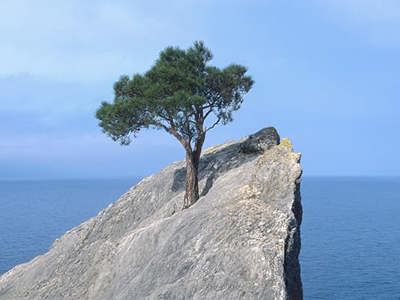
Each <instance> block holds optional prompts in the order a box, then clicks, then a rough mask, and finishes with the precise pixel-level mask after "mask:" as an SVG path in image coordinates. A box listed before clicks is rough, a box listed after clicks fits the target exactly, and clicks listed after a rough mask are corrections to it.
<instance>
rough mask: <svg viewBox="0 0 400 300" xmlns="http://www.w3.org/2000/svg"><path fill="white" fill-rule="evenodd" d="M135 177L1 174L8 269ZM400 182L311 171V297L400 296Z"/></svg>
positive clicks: (306, 184)
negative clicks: (17, 177) (6, 177)
mask: <svg viewBox="0 0 400 300" xmlns="http://www.w3.org/2000/svg"><path fill="white" fill-rule="evenodd" d="M135 181H136V180H128V179H127V180H79V181H78V180H67V181H56V180H54V181H0V274H1V273H3V272H6V271H7V270H9V269H10V268H12V267H13V266H14V265H16V264H19V263H23V262H26V261H29V260H30V259H32V258H33V257H35V256H36V255H38V254H41V253H43V252H45V251H47V249H48V247H49V246H50V245H51V243H52V241H53V240H54V239H56V238H57V237H59V236H60V235H61V234H63V233H64V232H65V231H66V230H68V229H71V228H72V227H74V226H76V225H78V224H79V223H81V222H82V221H84V220H86V219H87V218H89V217H92V216H94V215H96V214H97V212H98V211H99V210H100V209H102V208H104V207H106V206H107V205H108V204H109V203H110V202H112V201H114V200H115V199H117V198H118V196H119V195H121V194H122V193H123V192H125V191H126V190H127V189H128V188H129V187H130V186H131V185H133V184H134V183H135ZM399 187H400V179H399V178H344V177H343V178H305V179H303V182H302V202H303V209H304V215H303V224H302V250H301V268H302V279H303V287H304V296H305V299H335V300H336V299H343V300H347V299H352V300H353V299H355V300H357V299H383V300H386V299H388V300H390V299H400V222H399V217H398V215H399V213H400V194H399Z"/></svg>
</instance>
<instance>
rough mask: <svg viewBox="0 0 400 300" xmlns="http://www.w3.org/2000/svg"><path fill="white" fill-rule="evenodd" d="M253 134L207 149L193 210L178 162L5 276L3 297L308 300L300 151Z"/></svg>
mask: <svg viewBox="0 0 400 300" xmlns="http://www.w3.org/2000/svg"><path fill="white" fill-rule="evenodd" d="M261 132H270V133H271V134H272V136H275V133H272V131H271V129H265V130H263V131H261ZM275 132H276V131H275ZM276 135H277V134H276ZM256 136H257V135H256ZM267 136H269V135H267ZM250 139H253V138H250ZM262 139H264V138H262ZM246 142H247V143H248V140H245V141H243V142H230V143H226V144H223V145H220V146H215V147H212V148H210V149H208V150H206V151H204V154H203V156H202V160H201V164H200V176H199V178H200V191H201V197H200V199H199V201H198V202H196V203H195V204H194V205H193V206H191V207H190V208H188V209H185V210H181V209H180V208H181V207H182V202H183V193H184V187H183V181H184V162H183V161H179V162H175V163H173V164H171V165H169V166H168V167H166V168H165V169H163V170H161V171H160V172H159V173H157V174H155V175H152V176H149V177H146V178H144V179H143V180H142V181H141V182H139V183H138V184H137V185H136V186H134V187H132V188H131V189H130V190H129V191H128V192H126V193H125V194H124V195H123V196H121V198H120V199H119V200H118V201H116V202H115V203H113V204H111V205H109V206H108V207H107V208H106V209H104V210H103V211H101V212H100V213H99V214H98V215H97V216H96V217H94V218H91V219H89V220H88V221H86V222H84V223H82V224H81V225H79V226H77V227H75V228H73V229H72V230H70V231H68V232H66V233H65V234H64V235H63V236H61V237H60V238H59V239H57V240H56V241H55V242H54V244H53V245H52V247H51V249H50V250H49V251H48V252H47V253H45V254H43V255H41V256H38V257H36V258H34V259H33V260H32V261H30V262H28V263H26V264H22V265H19V266H16V267H15V268H13V269H12V270H10V271H9V272H7V273H6V274H4V275H3V276H1V277H0V299H1V300H13V299H18V300H23V299H30V300H34V299H51V300H58V299H104V300H106V299H107V300H108V299H302V285H301V279H300V266H299V260H298V255H299V251H300V223H301V216H302V210H301V202H300V186H299V185H300V176H301V167H300V163H299V160H300V154H299V153H295V152H293V150H292V146H291V143H290V142H289V141H288V140H286V139H285V140H282V141H281V142H280V144H278V143H279V137H278V138H276V136H275V138H274V143H273V145H275V146H273V145H270V146H268V147H266V148H265V149H266V150H265V151H263V152H261V151H260V150H257V151H255V152H250V153H248V152H247V151H244V152H245V153H244V152H243V151H242V150H243V144H245V143H246ZM251 143H252V142H251ZM251 143H250V144H251ZM268 143H269V142H264V140H263V142H262V143H261V144H262V145H268ZM262 147H264V146H262ZM257 149H258V148H257Z"/></svg>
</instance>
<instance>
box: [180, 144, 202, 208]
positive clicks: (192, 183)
mask: <svg viewBox="0 0 400 300" xmlns="http://www.w3.org/2000/svg"><path fill="white" fill-rule="evenodd" d="M199 159H200V157H197V155H196V154H195V153H193V152H192V153H186V181H185V197H184V200H183V208H188V207H190V206H191V205H192V204H194V203H195V202H196V201H197V200H198V199H199V179H198V173H199Z"/></svg>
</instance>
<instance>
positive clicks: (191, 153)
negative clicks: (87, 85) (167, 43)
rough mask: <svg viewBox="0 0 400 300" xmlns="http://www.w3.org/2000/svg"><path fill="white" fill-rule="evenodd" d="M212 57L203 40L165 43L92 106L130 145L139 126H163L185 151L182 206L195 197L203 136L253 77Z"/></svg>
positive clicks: (225, 117) (108, 129)
mask: <svg viewBox="0 0 400 300" xmlns="http://www.w3.org/2000/svg"><path fill="white" fill-rule="evenodd" d="M211 59H212V54H211V51H210V50H209V49H207V48H206V47H205V46H204V43H203V42H195V43H194V45H193V46H192V47H190V48H188V49H187V50H182V49H180V48H176V47H168V48H166V49H165V50H163V51H162V52H161V53H160V56H159V58H158V59H157V60H156V62H155V64H154V65H153V67H152V68H151V69H150V70H149V71H147V72H146V73H145V74H143V75H141V74H135V75H133V77H132V78H130V77H128V76H126V75H124V76H122V77H121V78H120V79H119V80H118V81H117V82H115V84H114V93H115V96H114V101H113V102H112V103H107V102H103V103H102V104H101V107H100V108H99V109H98V110H97V112H96V117H97V118H98V119H99V120H100V123H99V125H100V127H101V128H102V129H103V132H105V133H106V134H108V135H109V136H110V137H111V138H112V139H113V140H114V141H119V142H120V143H121V144H122V145H128V144H129V143H130V142H131V139H132V138H133V137H136V135H137V134H138V133H139V131H140V130H141V129H143V128H155V129H163V130H165V131H166V132H168V133H169V134H171V135H173V136H174V137H175V138H176V139H177V140H178V141H179V142H180V143H181V144H182V146H183V148H184V149H185V152H186V182H185V196H184V208H187V207H189V206H190V205H192V204H193V203H194V202H196V201H197V200H198V198H199V187H198V167H199V161H200V155H201V150H202V147H203V143H204V139H205V137H206V134H207V132H208V131H210V130H211V129H213V128H214V127H215V126H216V125H218V124H227V123H228V122H230V121H232V112H233V111H236V110H238V109H239V108H240V105H241V104H242V102H243V96H244V95H245V94H246V93H247V92H248V91H249V90H250V89H251V87H252V85H253V80H252V79H251V77H250V76H247V75H246V72H247V69H246V68H245V67H243V66H241V65H237V64H232V65H229V66H227V67H226V68H224V69H219V68H217V67H214V66H209V65H208V62H209V61H210V60H211Z"/></svg>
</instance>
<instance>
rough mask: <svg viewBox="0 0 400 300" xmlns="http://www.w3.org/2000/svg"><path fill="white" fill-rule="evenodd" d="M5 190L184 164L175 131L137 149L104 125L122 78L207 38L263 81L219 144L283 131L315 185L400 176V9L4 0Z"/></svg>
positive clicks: (146, 139)
mask: <svg viewBox="0 0 400 300" xmlns="http://www.w3.org/2000/svg"><path fill="white" fill-rule="evenodd" d="M0 37H1V47H0V178H5V179H14V178H81V177H126V176H132V177H133V176H142V175H147V174H150V173H153V172H155V171H157V170H158V169H160V168H161V167H163V166H165V165H166V164H168V163H169V162H171V161H175V160H178V159H181V158H182V157H183V150H182V149H181V147H180V145H179V144H178V143H177V142H176V141H175V140H174V139H173V138H172V137H170V136H167V135H166V134H164V133H163V132H158V131H147V132H143V133H142V134H141V135H140V136H139V137H138V139H137V140H136V141H135V142H134V143H133V144H132V145H131V146H129V147H122V146H120V145H118V144H116V143H114V142H112V141H111V140H110V139H109V138H108V137H106V136H105V135H104V134H102V132H101V130H100V129H99V128H98V126H97V120H96V119H95V118H94V113H95V110H96V108H97V107H98V106H99V103H100V102H101V101H102V100H110V99H112V85H113V83H114V81H115V80H116V79H118V77H119V76H120V75H121V74H133V73H137V72H144V71H146V70H147V69H148V68H149V67H150V66H151V65H152V63H153V61H154V59H155V58H156V57H157V55H158V53H159V51H160V50H162V49H163V48H164V47H166V46H169V45H175V46H180V47H183V48H186V47H188V46H190V45H191V44H192V42H193V41H195V40H204V41H205V43H206V45H207V46H208V47H209V48H211V50H212V51H213V53H214V60H213V63H214V64H216V65H218V66H221V67H222V66H224V65H226V64H229V63H232V62H235V63H240V64H244V65H246V66H247V67H248V68H249V73H250V74H251V75H252V76H253V78H254V80H255V82H256V83H255V85H254V87H253V90H252V91H251V92H250V93H249V94H248V96H247V97H246V99H245V103H244V105H243V107H242V109H241V110H240V111H239V112H237V113H236V114H235V116H234V117H235V120H234V122H233V123H231V124H229V125H227V126H224V127H219V128H217V129H215V130H214V131H211V132H210V134H209V136H208V138H207V142H206V146H207V145H212V144H215V143H222V142H224V141H226V140H231V139H237V138H239V137H241V136H244V135H247V134H249V133H252V132H254V131H256V130H258V129H260V128H262V127H265V126H271V125H272V126H275V127H276V128H277V129H278V131H279V132H280V134H281V136H283V137H286V136H287V137H290V138H291V139H292V141H293V142H294V145H295V149H296V150H297V151H299V152H302V154H303V156H302V162H303V168H304V173H305V175H348V176H351V175H368V176H377V175H387V176H393V175H394V176H398V175H400V156H399V155H398V154H397V153H398V149H399V148H400V141H399V139H398V137H399V130H400V118H399V112H400V103H399V96H400V89H399V87H400V84H399V83H400V82H399V81H400V52H399V50H400V2H399V1H397V0H387V1H385V0H375V1H374V0H320V1H317V0H310V1H289V0H287V1H286V0H279V1H278V0H275V1H272V0H270V1H268V0H264V1H261V0H260V1H257V0H248V1H239V0H236V1H235V0H231V1H225V0H222V1H211V0H205V1H204V0H203V1H194V0H187V1H183V0H181V1H178V0H172V1H151V0H148V1H118V0H117V1H101V0H100V1H77V0H69V1H49V0H38V1H28V0H25V1H23V0H12V1H11V0H2V1H1V2H0Z"/></svg>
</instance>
